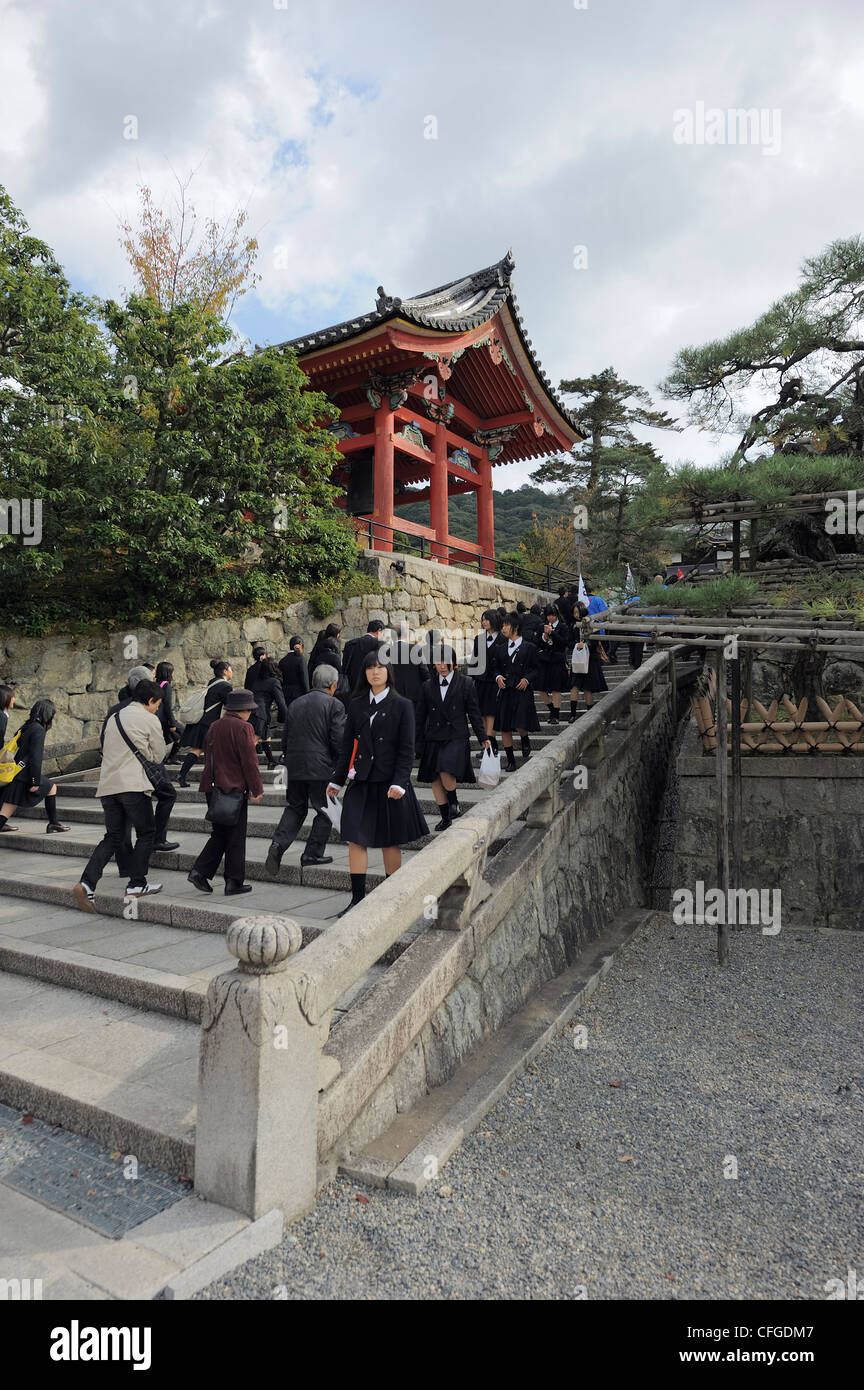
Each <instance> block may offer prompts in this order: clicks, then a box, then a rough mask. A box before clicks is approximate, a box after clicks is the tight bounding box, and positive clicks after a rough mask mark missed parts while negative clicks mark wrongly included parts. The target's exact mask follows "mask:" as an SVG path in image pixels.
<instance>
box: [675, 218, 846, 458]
mask: <svg viewBox="0 0 864 1390" xmlns="http://www.w3.org/2000/svg"><path fill="white" fill-rule="evenodd" d="M660 389H661V390H662V392H663V394H664V395H666V396H668V397H670V398H671V399H674V400H681V401H687V402H688V403H689V418H690V420H691V422H692V423H694V424H698V425H699V426H700V427H701V428H702V429H708V430H714V431H716V432H718V433H724V434H725V433H730V432H732V431H733V430H734V431H738V430H740V431H741V432H742V433H741V438H740V440H739V442H738V446H737V448H736V450H735V454H734V460H735V461H737V460H739V459H746V458H747V457H748V454H751V453H752V452H753V451H754V450H755V451H761V452H762V453H764V452H765V448H766V446H767V445H773V447H774V449H775V450H777V451H779V450H781V449H784V448H788V449H789V450H790V451H791V452H793V453H795V452H798V453H800V452H802V451H803V449H804V448H805V447H806V448H807V449H809V450H812V451H813V452H815V453H825V452H827V453H837V454H847V455H848V454H861V453H862V452H864V239H862V238H861V237H850V238H849V239H848V240H845V241H835V242H832V243H831V245H830V246H829V247H828V248H827V249H826V250H825V251H824V252H823V253H822V254H821V255H819V256H813V257H811V258H810V259H808V260H806V261H805V262H804V264H803V267H802V271H801V282H800V284H799V286H798V288H797V289H796V290H793V291H792V292H791V293H789V294H785V295H783V296H782V297H781V298H780V299H778V300H777V301H776V302H775V303H774V304H772V305H771V307H770V308H769V309H768V310H767V311H766V312H765V313H764V314H760V316H759V317H758V318H757V319H756V320H755V321H754V322H753V323H752V324H751V325H750V326H749V327H748V328H741V329H737V330H736V331H735V332H734V333H730V334H728V335H727V336H726V337H725V338H721V339H718V340H716V341H715V342H711V343H706V344H704V345H703V346H702V347H688V348H683V349H682V350H681V352H679V353H678V355H677V357H676V358H675V360H674V362H673V364H672V369H671V371H670V373H669V376H668V377H667V378H666V380H665V381H664V382H662V383H661V387H660ZM754 391H757V392H761V393H762V394H763V395H765V396H767V398H768V399H767V402H766V404H764V405H762V406H760V408H759V409H758V410H756V411H753V410H752V402H753V393H754Z"/></svg>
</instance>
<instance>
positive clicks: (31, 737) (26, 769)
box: [0, 700, 69, 835]
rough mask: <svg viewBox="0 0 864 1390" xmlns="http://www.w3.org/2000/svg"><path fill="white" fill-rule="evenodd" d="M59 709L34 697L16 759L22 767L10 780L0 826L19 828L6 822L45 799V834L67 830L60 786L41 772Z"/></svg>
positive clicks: (52, 703) (1, 811)
mask: <svg viewBox="0 0 864 1390" xmlns="http://www.w3.org/2000/svg"><path fill="white" fill-rule="evenodd" d="M55 713H56V710H55V706H54V701H53V700H35V701H34V702H33V704H32V706H31V708H30V713H29V715H28V716H27V718H26V720H25V721H24V724H23V725H22V727H21V737H20V739H19V740H18V751H17V752H16V754H15V761H16V763H20V764H21V771H20V772H19V773H17V774H16V776H15V777H13V778H12V781H11V782H9V783H7V786H6V791H5V794H4V799H3V805H2V807H0V830H16V829H17V826H14V825H7V821H8V820H9V818H10V816H14V814H15V811H16V810H17V808H18V807H19V806H28V807H29V806H38V805H39V802H40V801H41V800H42V799H43V797H44V799H45V814H46V816H47V817H48V824H47V826H46V827H45V831H46V834H48V835H50V834H51V833H52V832H56V831H60V830H68V829H69V826H68V825H61V824H60V822H59V820H58V819H57V787H56V784H55V783H53V782H52V781H51V778H50V777H43V776H42V756H43V753H44V751H45V735H46V733H47V732H48V730H49V729H50V728H51V725H52V724H53V723H54V715H55Z"/></svg>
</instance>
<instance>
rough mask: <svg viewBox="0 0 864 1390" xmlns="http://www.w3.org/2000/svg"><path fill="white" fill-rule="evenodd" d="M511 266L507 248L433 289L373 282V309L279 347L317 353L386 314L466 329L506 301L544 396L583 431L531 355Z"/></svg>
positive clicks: (444, 329)
mask: <svg viewBox="0 0 864 1390" xmlns="http://www.w3.org/2000/svg"><path fill="white" fill-rule="evenodd" d="M514 267H515V261H514V259H513V255H512V252H510V251H508V252H507V255H506V256H505V257H504V258H503V260H500V261H496V262H495V263H494V264H493V265H489V266H486V267H485V268H484V269H483V270H477V271H475V272H474V274H473V275H464V276H462V278H461V279H459V280H451V281H450V282H449V283H448V284H446V285H439V286H438V287H437V289H434V290H427V291H426V292H425V293H424V294H418V295H415V296H414V297H413V298H412V299H397V298H396V297H394V296H392V295H388V294H385V292H384V290H383V288H382V287H381V286H379V287H378V298H377V301H376V304H375V309H374V311H373V312H372V313H369V314H363V315H361V316H359V317H358V318H353V319H345V320H344V322H343V323H336V324H333V325H332V326H331V327H330V328H321V329H319V330H318V331H317V332H316V333H307V334H304V336H303V337H300V338H292V339H290V340H289V341H287V342H284V343H278V344H277V345H276V346H277V347H279V348H292V349H293V351H294V352H296V354H297V356H298V357H303V356H305V355H306V354H307V353H309V352H319V351H320V350H321V349H322V348H326V347H332V346H334V345H335V344H337V343H341V342H344V341H346V340H348V339H349V338H353V337H355V336H356V335H357V334H359V333H366V332H368V330H369V329H370V328H374V327H375V326H376V325H378V324H382V323H386V322H387V321H388V320H390V319H397V318H398V319H403V320H407V321H408V322H409V323H415V324H417V325H418V327H422V328H431V329H435V330H436V331H437V332H439V333H466V332H469V331H470V330H471V329H474V328H479V327H481V325H482V324H484V323H488V321H489V320H490V319H491V318H493V317H494V316H495V314H496V313H497V312H498V310H499V309H501V308H502V307H503V306H504V305H505V304H506V303H507V302H508V301H509V304H510V310H511V313H512V315H513V320H514V323H515V325H516V330H517V332H518V334H519V337H520V339H521V342H522V346H523V348H524V349H525V354H526V356H527V357H528V359H529V360H530V362H531V364H532V366H533V368H534V371H535V372H536V374H537V378H538V380H539V381H540V382H541V383H542V385H543V388H544V390H545V392H546V395H547V396H548V397H549V399H550V401H551V402H552V403H553V404H554V406H555V408H556V410H557V411H558V412H559V414H560V415H562V416H563V418H564V419H565V420H567V421H568V422H569V423H570V424H571V425H572V426H573V428H574V429H575V430H576V431H577V432H578V433H579V434H580V435H582V433H583V429H582V426H581V425H580V422H579V420H578V419H577V417H576V416H575V415H574V414H573V413H572V412H571V411H569V410H568V409H567V408H566V406H565V405H563V403H562V402H561V401H560V399H559V398H558V395H557V393H556V391H555V388H554V386H553V385H552V382H551V381H550V380H549V378H548V377H547V375H546V373H545V372H544V371H543V367H542V364H541V363H540V361H539V360H538V359H537V358H536V357H535V356H534V352H533V348H532V344H531V340H530V338H526V336H525V331H524V323H523V320H522V315H521V314H520V313H519V307H518V305H517V303H516V296H515V294H514V292H513V285H512V276H513V270H514Z"/></svg>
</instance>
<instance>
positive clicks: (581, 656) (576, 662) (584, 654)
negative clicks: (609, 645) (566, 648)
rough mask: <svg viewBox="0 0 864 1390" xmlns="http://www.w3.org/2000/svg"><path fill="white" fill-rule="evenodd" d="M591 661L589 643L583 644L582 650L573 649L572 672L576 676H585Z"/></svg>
mask: <svg viewBox="0 0 864 1390" xmlns="http://www.w3.org/2000/svg"><path fill="white" fill-rule="evenodd" d="M590 660H591V653H590V652H589V650H588V643H587V642H583V644H582V649H581V651H580V649H579V648H578V647H574V648H573V656H572V659H571V661H570V670H571V671H572V672H573V674H574V676H584V675H585V674H586V672H587V670H588V662H589V661H590Z"/></svg>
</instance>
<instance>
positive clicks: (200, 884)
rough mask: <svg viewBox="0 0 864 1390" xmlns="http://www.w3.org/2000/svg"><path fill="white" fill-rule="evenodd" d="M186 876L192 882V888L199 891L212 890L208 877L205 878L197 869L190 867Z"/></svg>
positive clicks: (206, 891) (210, 891) (208, 891)
mask: <svg viewBox="0 0 864 1390" xmlns="http://www.w3.org/2000/svg"><path fill="white" fill-rule="evenodd" d="M186 878H187V879H188V881H189V882H190V883H191V884H192V887H193V888H197V889H198V892H199V893H212V892H213V887H212V884H211V883H210V880H209V878H205V877H204V875H203V874H199V873H198V870H197V869H190V871H189V873H188V874H187V875H186Z"/></svg>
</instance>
